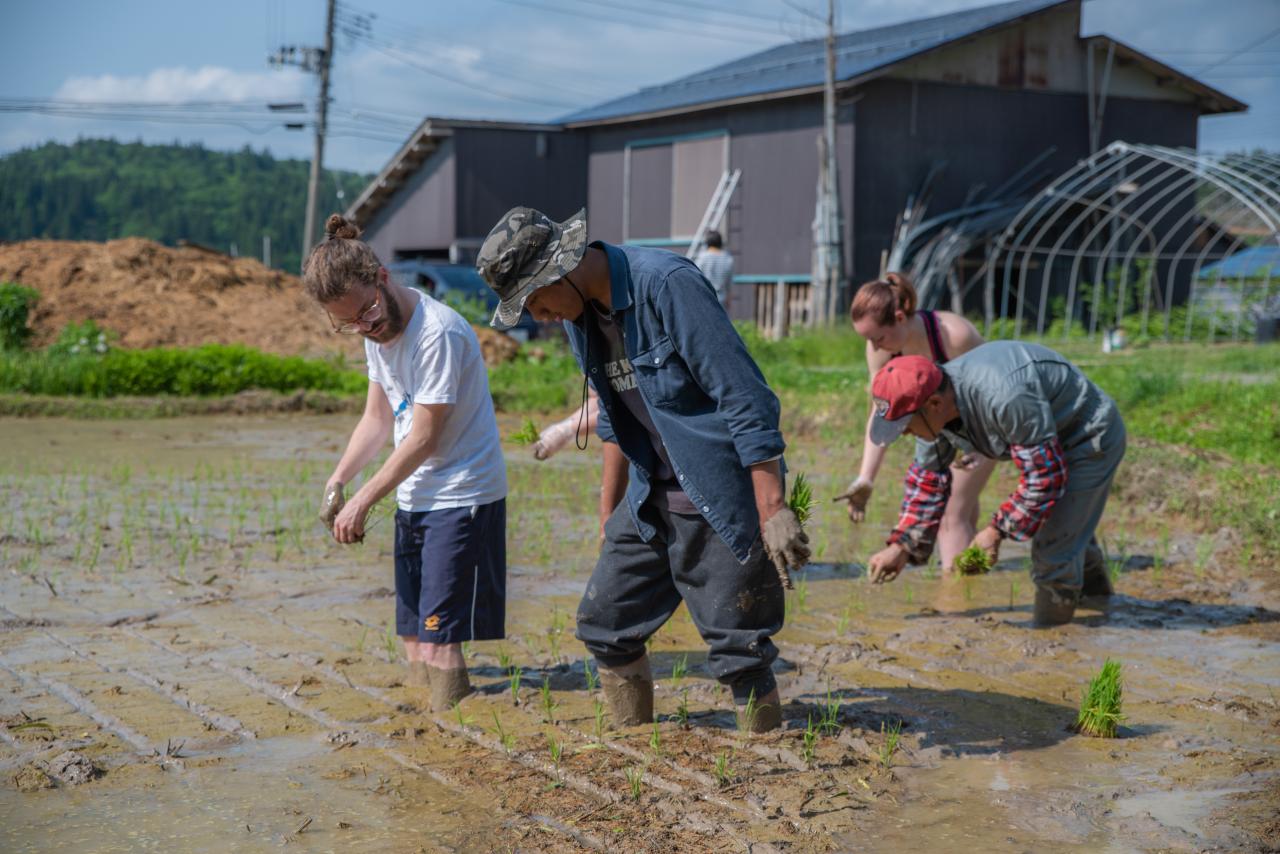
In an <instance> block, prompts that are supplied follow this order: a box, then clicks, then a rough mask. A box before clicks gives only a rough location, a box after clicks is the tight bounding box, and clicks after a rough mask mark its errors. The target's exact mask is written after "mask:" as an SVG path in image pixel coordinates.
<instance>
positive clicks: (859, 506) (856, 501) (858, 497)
mask: <svg viewBox="0 0 1280 854" xmlns="http://www.w3.org/2000/svg"><path fill="white" fill-rule="evenodd" d="M872 486H873V485H872V483H871V481H869V480H867V479H866V478H864V477H863V476H862V475H858V476H857V477H856V478H854V480H853V482H852V483H850V484H849V486H848V487H846V488H845V491H844V492H842V493H840V494H839V495H837V496H836V497H835V498H833V499H831V500H832V501H843V502H845V503H846V505H847V507H848V511H849V521H850V522H861V521H862V520H863V519H865V518H867V502H869V501H870V500H871V490H872Z"/></svg>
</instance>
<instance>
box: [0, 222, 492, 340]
mask: <svg viewBox="0 0 1280 854" xmlns="http://www.w3.org/2000/svg"><path fill="white" fill-rule="evenodd" d="M0 282H18V283H20V284H23V285H26V286H27V287H29V288H34V289H35V290H36V291H38V292H39V294H40V300H39V302H38V303H37V305H36V307H35V310H34V311H33V312H32V316H31V318H30V325H31V328H32V330H33V331H34V333H35V335H34V340H33V342H32V343H33V344H34V345H35V346H36V347H43V346H45V345H47V344H50V343H52V342H53V341H54V340H56V339H57V337H58V334H59V333H60V332H61V331H62V329H63V327H65V326H66V325H67V324H68V323H71V322H75V323H83V322H84V321H86V320H92V321H94V322H95V323H97V324H98V326H99V327H101V328H102V329H107V330H110V331H112V332H115V333H117V334H118V335H119V336H120V339H119V343H120V346H122V347H127V348H130V349H141V348H146V347H196V346H199V345H201V344H246V345H248V346H251V347H254V348H256V349H259V350H265V351H267V352H269V353H278V354H282V355H307V356H321V355H327V354H331V353H334V352H339V353H341V354H342V355H343V356H346V357H350V358H361V357H363V355H364V345H363V343H362V339H361V338H360V337H359V336H356V335H351V336H346V335H335V334H334V332H333V330H332V328H331V327H330V325H329V321H328V318H326V317H325V314H324V312H323V311H322V310H321V309H320V308H319V307H318V306H316V305H315V303H313V302H312V301H311V299H310V298H309V297H308V296H307V294H306V292H305V291H304V290H303V288H302V280H301V279H300V278H298V277H297V276H291V275H289V274H287V273H282V272H280V271H279V270H273V269H270V268H269V267H266V266H264V265H263V264H262V263H261V262H259V261H257V260H255V259H253V258H233V257H231V256H229V255H224V254H222V253H221V252H216V251H213V250H210V249H205V248H203V247H198V246H190V245H189V246H181V247H177V248H170V247H168V246H163V245H161V244H159V243H156V242H155V241H152V240H145V239H143V238H138V237H130V238H125V239H123V240H109V241H107V242H106V243H94V242H87V241H69V240H28V241H23V242H20V243H10V244H3V245H0ZM476 334H477V335H478V336H479V337H480V345H481V348H482V350H483V351H484V357H485V361H486V362H487V363H489V364H497V363H499V362H504V361H507V360H508V359H510V358H512V357H513V356H514V355H515V351H516V349H517V345H516V343H515V342H514V341H512V340H511V339H510V338H509V337H507V336H506V335H500V334H499V333H496V332H494V331H493V330H490V329H480V328H476Z"/></svg>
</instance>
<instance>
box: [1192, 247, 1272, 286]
mask: <svg viewBox="0 0 1280 854" xmlns="http://www.w3.org/2000/svg"><path fill="white" fill-rule="evenodd" d="M1265 276H1272V277H1273V278H1275V279H1276V280H1277V281H1280V246H1254V247H1253V248H1252V249H1245V250H1243V251H1241V252H1237V253H1236V254H1234V255H1228V256H1227V257H1226V258H1223V259H1222V260H1221V261H1215V262H1214V263H1212V264H1206V265H1205V266H1203V267H1201V268H1200V278H1202V279H1261V278H1263V277H1265Z"/></svg>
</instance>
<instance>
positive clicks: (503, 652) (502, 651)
mask: <svg viewBox="0 0 1280 854" xmlns="http://www.w3.org/2000/svg"><path fill="white" fill-rule="evenodd" d="M498 669H499V670H510V669H511V654H510V653H509V652H507V648H506V647H505V646H499V647H498Z"/></svg>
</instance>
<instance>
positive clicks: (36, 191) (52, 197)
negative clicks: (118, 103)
mask: <svg viewBox="0 0 1280 854" xmlns="http://www.w3.org/2000/svg"><path fill="white" fill-rule="evenodd" d="M309 168H310V165H309V164H308V163H307V161H304V160H277V159H275V158H274V157H272V156H271V155H270V154H268V153H267V152H265V151H262V152H257V151H253V150H252V149H251V148H249V147H247V146H246V147H245V148H243V149H241V150H240V151H236V152H223V151H210V150H208V149H206V148H204V147H202V146H200V145H145V144H143V143H140V142H134V143H122V142H116V141H114V140H104V139H86V140H80V141H79V142H76V143H75V144H73V145H62V144H60V143H46V144H45V145H41V146H39V147H37V148H28V149H23V150H21V151H17V152H14V153H12V154H9V155H6V156H4V157H0V240H29V239H33V238H49V239H59V240H113V239H115V238H119V237H148V238H151V239H152V240H158V241H160V242H161V243H166V244H169V245H173V244H176V243H177V242H178V241H179V240H189V241H193V242H195V243H200V244H203V245H205V246H210V247H213V248H216V249H219V250H221V251H223V252H229V251H231V249H232V245H233V244H234V246H235V247H236V249H237V250H238V254H241V255H252V256H254V257H261V254H262V237H263V235H268V236H270V238H271V266H273V267H277V268H279V269H281V270H286V271H288V272H291V273H296V272H298V269H299V266H300V264H301V247H302V223H303V217H304V208H305V207H306V199H307V174H308V169H309ZM370 179H371V176H368V175H360V174H357V173H354V172H338V171H327V173H326V175H325V177H324V179H323V181H322V183H321V199H322V204H321V209H320V213H321V219H323V217H324V216H325V215H326V214H328V213H330V212H332V211H333V210H335V209H336V208H337V205H338V204H339V203H338V202H337V200H336V193H337V190H338V189H339V188H341V189H342V191H343V192H344V194H345V204H349V203H350V202H351V201H352V200H354V199H355V197H356V196H357V195H358V194H359V193H360V192H361V190H363V189H364V187H365V185H366V184H368V182H369V180H370Z"/></svg>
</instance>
